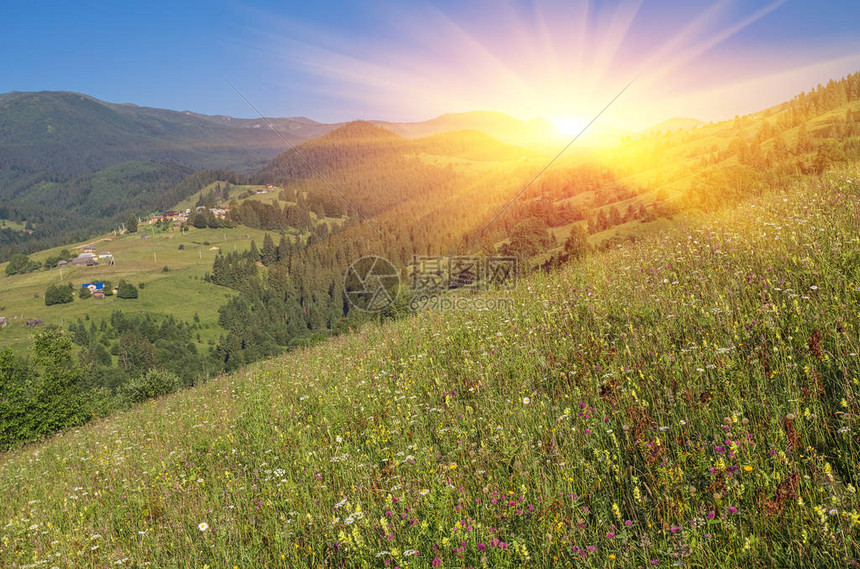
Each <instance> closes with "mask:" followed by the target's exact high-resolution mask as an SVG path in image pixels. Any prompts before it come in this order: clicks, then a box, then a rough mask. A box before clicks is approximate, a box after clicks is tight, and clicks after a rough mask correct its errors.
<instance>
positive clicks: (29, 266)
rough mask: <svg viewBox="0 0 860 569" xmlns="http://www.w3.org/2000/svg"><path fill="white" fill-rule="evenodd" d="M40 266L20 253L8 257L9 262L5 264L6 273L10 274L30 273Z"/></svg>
mask: <svg viewBox="0 0 860 569" xmlns="http://www.w3.org/2000/svg"><path fill="white" fill-rule="evenodd" d="M40 267H41V265H39V263H37V262H35V261H31V260H30V258H29V257H27V256H26V255H21V254H20V253H19V254H16V255H12V257H10V259H9V264H7V265H6V275H7V276H12V275H23V274H26V273H32V272H33V271H35V270H36V269H38V268H40Z"/></svg>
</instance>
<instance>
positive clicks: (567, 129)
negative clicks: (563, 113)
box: [549, 117, 588, 136]
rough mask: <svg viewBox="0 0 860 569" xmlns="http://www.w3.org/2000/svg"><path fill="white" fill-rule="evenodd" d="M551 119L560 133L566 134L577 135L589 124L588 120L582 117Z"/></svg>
mask: <svg viewBox="0 0 860 569" xmlns="http://www.w3.org/2000/svg"><path fill="white" fill-rule="evenodd" d="M549 120H550V122H551V123H552V124H553V125H555V129H556V130H557V131H558V133H559V134H563V135H564V136H576V135H577V134H579V133H580V132H582V129H584V128H585V125H587V124H588V121H587V120H585V119H583V118H582V117H555V118H551V119H549Z"/></svg>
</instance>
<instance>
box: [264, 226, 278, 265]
mask: <svg viewBox="0 0 860 569" xmlns="http://www.w3.org/2000/svg"><path fill="white" fill-rule="evenodd" d="M260 256H261V258H262V261H263V264H264V265H266V266H269V265H272V264H274V263H276V262H277V261H278V249H277V248H276V247H275V242H274V241H272V236H271V235H269V234H268V233H266V235H265V236H264V237H263V249H262V250H261V251H260Z"/></svg>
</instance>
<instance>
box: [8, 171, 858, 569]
mask: <svg viewBox="0 0 860 569" xmlns="http://www.w3.org/2000/svg"><path fill="white" fill-rule="evenodd" d="M858 219H860V171H858V170H857V169H856V167H855V168H852V169H848V170H841V171H837V172H832V173H828V174H825V175H823V176H822V177H821V178H820V179H810V180H807V181H804V182H799V183H796V184H793V185H790V186H789V187H786V188H783V189H777V188H773V189H771V190H769V191H766V192H763V193H761V194H760V195H756V196H750V197H749V198H748V199H747V200H746V201H745V202H744V203H742V204H740V205H739V206H737V207H734V208H731V209H726V210H723V211H722V212H719V213H717V214H715V215H712V216H710V217H705V216H701V217H697V216H696V215H695V214H691V216H690V217H687V218H685V219H684V220H679V221H678V222H677V223H676V225H675V226H673V227H672V228H668V229H667V230H666V231H665V232H663V233H661V234H659V235H651V236H647V237H644V238H642V239H641V240H639V241H638V242H636V243H627V244H624V245H623V246H621V247H617V248H614V249H613V250H610V251H608V252H605V253H599V254H595V255H592V256H591V257H589V258H588V259H586V260H585V261H583V262H582V263H581V264H575V265H574V264H571V265H565V266H564V267H562V269H561V270H559V271H558V272H554V273H551V274H541V273H538V274H534V275H532V276H531V277H530V278H529V279H528V280H525V281H523V282H520V283H519V285H518V287H517V288H516V290H514V291H511V292H505V293H503V292H496V293H493V294H498V295H499V297H500V299H502V300H505V301H507V302H503V303H500V308H499V309H498V310H493V311H490V310H484V311H448V312H443V311H430V312H425V313H420V314H419V315H417V316H416V317H413V318H406V319H403V320H400V321H394V322H389V323H385V324H382V325H373V324H371V325H365V326H364V327H362V328H360V329H359V330H358V331H357V332H356V333H353V334H347V335H344V336H340V337H337V338H334V339H332V340H330V341H327V342H325V343H323V344H320V345H317V346H314V347H312V348H306V349H300V350H296V351H294V352H291V353H289V354H287V355H285V356H283V357H279V358H276V359H273V360H270V361H267V362H261V363H257V364H254V365H251V366H249V367H247V368H244V369H242V370H240V371H239V372H237V373H235V374H232V375H227V376H223V377H220V378H217V379H214V380H212V381H209V382H208V383H206V384H205V385H203V386H200V387H196V388H193V389H190V390H186V391H182V392H179V393H176V394H173V395H169V396H166V397H163V398H160V399H158V400H155V401H150V402H147V403H145V404H142V405H139V406H137V407H135V408H133V409H132V410H130V411H128V412H124V413H120V414H117V415H115V416H113V417H110V418H108V419H104V420H100V421H97V422H93V423H90V424H88V425H86V426H84V427H81V428H77V429H73V430H71V431H69V432H66V433H64V434H60V435H57V436H55V437H53V438H51V439H50V440H48V441H46V442H44V443H40V444H33V445H30V446H27V447H24V448H21V449H19V450H15V451H12V452H9V453H6V454H5V455H2V456H0V492H2V495H4V496H7V497H8V498H7V499H6V500H4V501H3V502H2V503H0V517H2V519H3V520H4V523H3V525H2V526H0V545H2V547H0V565H3V566H18V567H23V566H43V565H44V566H49V567H50V566H57V567H72V566H94V567H101V566H104V567H107V566H127V567H143V566H152V567H165V566H167V567H172V566H192V567H259V566H267V567H316V566H326V565H328V566H346V567H388V566H390V567H395V566H399V567H428V566H432V567H482V566H485V567H524V566H525V567H558V566H585V567H588V566H591V567H616V566H618V567H651V566H657V567H672V566H688V567H755V566H764V567H770V566H777V567H788V566H793V567H844V566H850V564H851V560H852V559H856V557H857V551H858V549H860V514H858V511H860V498H858V495H857V486H858V484H860V449H858V442H857V436H856V433H857V430H858V429H860V423H858V416H860V399H858V395H860V359H858V353H860V308H858V300H860V263H858V260H860V241H858V237H857V227H858ZM243 231H245V232H247V230H243ZM215 234H216V233H215V232H213V233H211V234H206V233H202V232H201V233H196V232H192V233H190V234H189V235H188V236H187V237H183V238H184V239H187V241H186V248H188V247H190V245H192V244H194V241H195V240H196V241H198V242H199V241H202V240H203V235H213V237H212V239H211V240H210V241H211V242H213V243H214V241H215V239H214V235H215ZM218 234H220V232H218ZM125 241H126V240H121V241H118V242H115V243H116V245H114V244H111V247H112V252H114V253H115V254H116V255H117V258H118V261H119V264H118V265H117V267H116V270H128V269H124V267H125V266H127V264H128V263H127V262H126V263H125V264H123V262H122V261H121V259H122V255H121V254H122V252H123V250H124V249H123V248H122V247H121V245H122V244H123V243H124V242H125ZM156 241H157V239H156ZM165 242H167V243H170V247H171V248H172V251H174V252H175V253H174V254H175V255H176V256H175V257H174V259H175V260H173V261H171V260H170V259H169V258H168V257H169V254H168V253H167V251H166V249H165V250H164V252H163V253H160V252H159V251H156V253H157V254H158V255H159V260H158V263H154V264H153V265H152V267H151V268H153V269H154V268H156V266H157V265H159V264H168V265H169V264H171V262H172V263H175V264H176V266H177V270H176V272H177V273H179V274H181V270H182V267H181V263H180V262H179V259H180V256H179V255H178V253H179V252H178V251H176V249H177V247H176V245H178V243H179V242H178V241H177V240H176V239H172V240H165ZM231 243H235V244H236V246H237V247H238V246H239V243H242V239H241V236H238V235H232V234H228V240H227V242H226V244H225V247H230V245H231ZM130 249H131V247H129V250H130ZM114 250H115V251H114ZM184 253H187V254H189V255H197V253H198V252H197V250H194V249H192V250H190V251H189V250H186V251H185V252H184ZM147 254H148V252H147V251H144V250H143V249H141V250H140V251H139V252H138V253H137V255H139V257H137V258H138V261H137V262H139V263H141V264H143V263H146V262H148V261H147V260H146V255H147ZM162 254H163V255H164V260H162V257H161V255H162ZM200 254H201V255H202V254H203V253H202V251H201V252H200ZM199 260H200V259H198V261H199ZM192 261H193V259H192ZM196 267H197V265H196V264H195V263H193V262H189V264H188V268H187V269H186V270H187V271H189V274H193V271H198V270H199V271H200V273H201V274H202V272H203V271H204V270H205V268H204V265H201V266H200V267H199V268H196ZM171 273H174V271H173V270H171ZM171 273H168V274H166V276H164V277H163V278H164V279H168V278H174V277H175V276H176V277H177V278H178V275H173V274H171ZM44 274H50V273H37V274H36V275H29V276H32V277H34V278H35V277H36V276H37V275H44ZM132 274H134V273H132ZM6 280H10V281H11V280H13V279H6ZM0 282H2V281H0ZM152 282H153V285H152V287H150V286H149V284H147V286H146V288H145V289H144V290H143V291H141V292H142V297H143V298H145V296H146V295H147V294H149V293H150V291H151V290H157V287H158V286H159V285H157V284H155V282H157V279H155V278H153V279H152ZM36 284H37V283H33V288H36ZM43 284H44V283H43ZM39 286H41V284H40V285H39ZM165 288H166V285H165ZM23 294H24V291H23V289H22V292H21V293H20V295H19V296H21V295H23ZM4 298H5V295H4ZM16 302H22V303H23V302H24V299H23V297H22V298H21V299H20V300H18V301H16ZM78 302H79V301H75V303H73V305H72V307H70V308H73V307H74V306H75V305H76V304H77V303H78ZM80 304H84V303H80ZM202 317H203V315H202V313H201V318H202ZM4 333H5V332H4Z"/></svg>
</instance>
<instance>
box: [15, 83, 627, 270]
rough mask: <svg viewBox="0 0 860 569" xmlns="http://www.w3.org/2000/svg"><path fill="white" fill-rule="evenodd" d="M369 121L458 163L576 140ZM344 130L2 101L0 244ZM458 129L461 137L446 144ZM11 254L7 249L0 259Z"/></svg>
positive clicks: (30, 244)
mask: <svg viewBox="0 0 860 569" xmlns="http://www.w3.org/2000/svg"><path fill="white" fill-rule="evenodd" d="M370 122H372V123H373V124H375V125H377V126H380V127H382V128H384V129H385V130H386V131H389V132H391V133H393V134H394V135H397V136H398V137H402V138H405V139H422V138H425V137H431V138H429V139H427V140H426V141H425V142H422V143H421V145H423V149H422V148H419V147H417V146H416V147H415V148H414V149H413V150H414V151H415V152H424V151H426V150H427V149H428V148H430V147H432V152H431V153H440V154H443V155H445V154H451V153H454V154H457V155H459V156H460V157H461V158H468V157H470V156H471V157H472V158H478V159H490V158H493V157H495V156H500V157H501V158H500V159H508V158H510V157H511V156H521V155H525V154H526V153H527V152H526V151H525V150H523V148H530V149H534V148H544V149H546V150H552V151H555V150H557V149H558V148H559V147H560V146H561V145H564V144H566V143H567V142H568V141H569V140H570V138H571V137H570V135H568V134H566V135H562V134H561V133H559V132H558V130H557V129H556V127H555V125H553V123H551V122H549V121H548V120H545V119H533V120H529V121H522V120H519V119H516V118H514V117H511V116H508V115H505V114H503V113H498V112H488V111H477V112H468V113H449V114H445V115H442V116H440V117H436V118H434V119H430V120H427V121H421V122H412V123H408V122H387V121H370ZM343 124H345V123H334V124H324V123H320V122H317V121H314V120H312V119H309V118H306V117H287V118H272V119H268V120H264V119H247V118H235V117H230V116H223V115H216V116H210V115H203V114H199V113H194V112H191V111H173V110H166V109H157V108H151V107H141V106H137V105H134V104H116V103H108V102H104V101H100V100H98V99H96V98H94V97H91V96H89V95H85V94H81V93H72V92H65V91H42V92H10V93H5V94H2V95H0V207H2V211H0V219H8V220H12V221H15V222H16V223H24V222H25V221H26V222H29V225H28V229H30V230H32V232H24V233H21V232H19V233H11V232H9V231H5V232H2V235H0V247H2V246H4V245H5V246H13V247H16V248H20V247H22V246H23V247H24V250H27V251H35V250H38V249H39V248H43V247H45V246H50V245H53V244H54V241H56V239H58V238H60V235H63V237H62V238H61V240H68V239H70V238H72V237H73V236H72V234H74V238H85V237H86V234H87V233H88V232H92V231H100V230H105V229H108V228H109V227H111V224H114V225H115V224H116V223H118V222H119V221H120V220H121V219H123V218H124V216H127V215H128V214H129V213H130V212H133V211H134V212H137V213H143V212H144V211H150V210H156V209H160V208H164V207H170V206H171V205H172V202H173V201H176V199H175V198H177V197H178V198H179V199H182V198H184V197H185V196H174V195H173V194H172V193H171V189H172V188H174V187H175V186H177V184H178V183H179V182H180V181H181V180H182V179H183V178H184V177H186V176H188V175H190V174H192V173H193V172H196V171H200V170H204V169H218V170H229V171H231V172H235V173H236V174H238V175H251V174H254V173H255V172H259V171H261V170H263V169H265V168H269V169H271V168H272V166H267V165H268V164H269V162H270V161H271V160H272V159H273V158H275V157H276V156H278V154H280V153H281V152H284V151H285V150H288V149H289V144H288V143H287V142H286V141H285V140H284V138H287V139H288V140H289V142H290V143H292V144H296V145H298V144H302V143H304V142H307V141H309V140H313V139H316V138H319V137H321V136H323V135H325V134H327V133H329V132H331V131H333V130H335V129H337V128H338V127H341V126H342V125H343ZM272 125H274V128H272ZM275 129H277V132H276V131H275ZM456 131H462V132H460V133H459V134H456V135H451V136H449V135H450V133H453V132H456ZM627 134H630V133H628V132H626V131H621V130H618V129H613V128H608V127H603V126H601V125H593V126H592V127H591V128H590V129H589V131H588V133H587V135H586V136H584V137H583V138H582V140H580V141H578V145H580V146H589V145H592V146H605V145H615V144H617V143H618V142H619V141H620V140H621V137H622V136H624V135H627ZM493 139H495V140H493ZM428 145H429V146H428ZM470 152H471V154H469V153H470ZM488 152H489V154H488ZM499 153H500V154H499ZM490 155H492V156H490ZM227 177H229V176H227ZM221 178H224V179H226V177H225V175H221ZM49 220H50V223H47V222H48V221H49ZM9 254H10V251H8V250H7V251H6V253H5V254H3V255H0V257H3V258H5V257H8V255H9Z"/></svg>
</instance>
